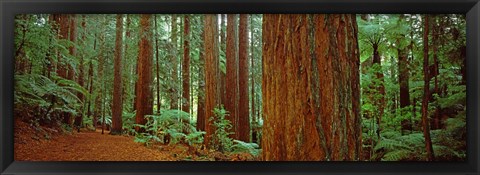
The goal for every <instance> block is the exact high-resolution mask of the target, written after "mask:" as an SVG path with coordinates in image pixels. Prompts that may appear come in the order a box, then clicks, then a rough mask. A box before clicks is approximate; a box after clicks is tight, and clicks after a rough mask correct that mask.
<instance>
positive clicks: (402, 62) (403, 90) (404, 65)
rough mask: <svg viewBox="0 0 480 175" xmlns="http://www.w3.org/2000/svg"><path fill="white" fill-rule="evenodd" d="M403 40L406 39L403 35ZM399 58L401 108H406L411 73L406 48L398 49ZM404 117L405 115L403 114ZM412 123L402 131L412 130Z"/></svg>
mask: <svg viewBox="0 0 480 175" xmlns="http://www.w3.org/2000/svg"><path fill="white" fill-rule="evenodd" d="M402 20H403V15H401V16H400V18H399V22H402ZM402 38H405V36H404V35H403V37H402ZM399 45H400V39H397V46H399ZM397 56H398V84H399V85H400V108H402V109H403V108H405V107H408V106H410V87H409V77H410V71H409V69H408V58H407V53H406V49H404V48H397ZM402 115H404V113H402ZM407 121H408V119H405V120H404V121H402V123H409V122H407ZM411 125H412V123H410V124H409V126H403V125H402V130H403V129H406V128H411V127H412V126H411Z"/></svg>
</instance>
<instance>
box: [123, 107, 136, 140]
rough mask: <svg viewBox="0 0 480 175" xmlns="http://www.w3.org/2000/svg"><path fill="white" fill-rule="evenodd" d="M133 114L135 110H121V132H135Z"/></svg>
mask: <svg viewBox="0 0 480 175" xmlns="http://www.w3.org/2000/svg"><path fill="white" fill-rule="evenodd" d="M135 114H136V112H135V111H134V112H132V113H129V112H126V111H123V114H122V129H123V132H124V133H126V134H132V135H133V134H135V128H134V126H135Z"/></svg>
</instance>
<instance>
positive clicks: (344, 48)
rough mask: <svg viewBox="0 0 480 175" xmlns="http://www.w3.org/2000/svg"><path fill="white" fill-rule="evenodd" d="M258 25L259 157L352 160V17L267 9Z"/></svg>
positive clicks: (355, 80) (355, 54) (355, 112)
mask: <svg viewBox="0 0 480 175" xmlns="http://www.w3.org/2000/svg"><path fill="white" fill-rule="evenodd" d="M262 30H263V32H262V33H263V42H264V43H269V44H264V45H263V48H262V50H263V57H262V59H263V63H262V64H263V74H262V94H263V95H262V98H263V106H262V107H263V112H264V114H263V116H264V126H263V137H262V149H263V151H262V156H263V159H264V160H358V159H359V156H360V154H361V147H362V144H361V134H362V133H361V130H360V127H361V122H360V111H359V109H360V106H359V103H360V101H359V100H360V98H359V94H360V91H359V72H358V71H359V69H358V68H359V51H358V45H357V24H356V19H355V15H354V14H349V15H340V14H335V15H313V16H312V15H284V14H266V15H264V17H263V29H262ZM312 60H315V61H314V62H315V63H316V64H312V63H313V62H312ZM315 67H316V69H317V70H318V74H319V75H320V76H318V77H319V80H318V81H319V82H318V85H319V86H316V83H314V82H313V80H312V78H313V76H312V74H313V72H314V71H312V70H313V68H315ZM308 87H311V88H308ZM314 92H315V93H318V97H319V98H318V99H317V98H316V97H317V96H316V95H313V94H314ZM315 101H317V102H318V103H319V105H318V107H317V106H316V105H315V104H314V103H315Z"/></svg>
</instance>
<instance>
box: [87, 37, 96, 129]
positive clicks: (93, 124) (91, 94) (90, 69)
mask: <svg viewBox="0 0 480 175" xmlns="http://www.w3.org/2000/svg"><path fill="white" fill-rule="evenodd" d="M93 50H97V35H96V34H95V37H94V39H93ZM88 78H89V82H90V83H89V85H90V86H89V87H88V88H89V90H88V92H89V93H90V96H89V99H88V107H87V116H88V117H92V127H93V129H95V128H96V126H97V116H96V112H95V111H97V110H94V115H93V116H92V109H91V104H92V103H95V105H94V107H95V108H96V107H97V103H96V102H97V99H98V97H97V98H95V101H93V99H92V98H93V86H94V84H93V60H90V65H89V68H88Z"/></svg>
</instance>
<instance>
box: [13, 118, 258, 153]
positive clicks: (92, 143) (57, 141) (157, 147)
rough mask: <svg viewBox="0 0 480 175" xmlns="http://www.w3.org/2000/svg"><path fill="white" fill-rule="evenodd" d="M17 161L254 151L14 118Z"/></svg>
mask: <svg viewBox="0 0 480 175" xmlns="http://www.w3.org/2000/svg"><path fill="white" fill-rule="evenodd" d="M14 159H15V161H182V160H203V161H205V160H206V161H209V160H210V161H214V160H231V161H238V160H247V159H252V157H251V155H243V154H234V155H229V156H226V155H223V154H221V153H219V152H213V151H208V150H193V151H192V149H189V148H188V146H186V145H184V144H175V145H163V144H154V145H151V146H149V147H146V146H145V145H144V144H143V143H136V142H134V137H133V136H127V135H122V136H120V135H110V134H108V131H107V132H106V133H105V134H102V133H101V130H100V129H97V130H96V131H87V130H81V132H79V133H77V132H64V131H62V130H61V129H60V128H56V129H52V128H48V127H42V126H38V127H35V126H30V125H29V124H27V123H25V122H22V121H16V122H15V143H14Z"/></svg>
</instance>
